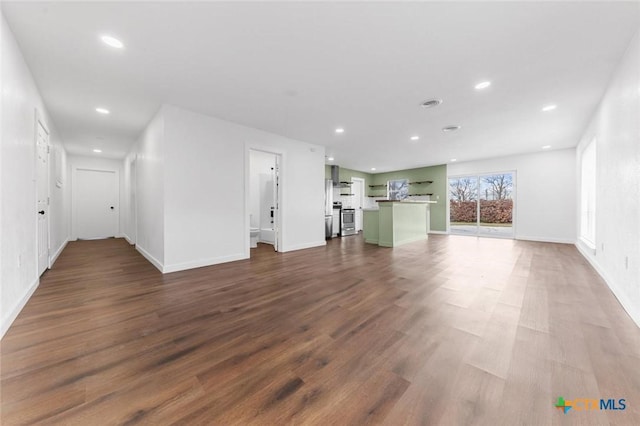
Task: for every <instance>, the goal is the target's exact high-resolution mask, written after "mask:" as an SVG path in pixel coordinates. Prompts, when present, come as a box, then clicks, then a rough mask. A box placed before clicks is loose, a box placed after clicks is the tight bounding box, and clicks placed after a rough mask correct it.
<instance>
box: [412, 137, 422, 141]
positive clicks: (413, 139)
mask: <svg viewBox="0 0 640 426" xmlns="http://www.w3.org/2000/svg"><path fill="white" fill-rule="evenodd" d="M410 139H411V140H412V141H417V140H418V139H420V136H411V138H410Z"/></svg>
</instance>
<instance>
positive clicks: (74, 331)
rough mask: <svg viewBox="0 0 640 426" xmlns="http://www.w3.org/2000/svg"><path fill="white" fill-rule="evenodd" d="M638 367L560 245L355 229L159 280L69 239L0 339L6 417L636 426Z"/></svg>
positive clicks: (626, 332) (633, 337)
mask: <svg viewBox="0 0 640 426" xmlns="http://www.w3.org/2000/svg"><path fill="white" fill-rule="evenodd" d="M639 367H640V329H638V328H637V327H636V325H635V324H634V323H633V322H632V321H631V319H630V318H629V317H628V316H627V314H626V313H625V312H624V311H623V309H622V308H621V306H620V305H619V303H618V302H617V300H616V299H615V297H614V296H613V295H612V294H611V292H610V291H609V290H608V288H607V287H606V285H605V284H604V282H603V281H602V280H601V279H600V278H599V277H598V275H597V274H596V273H595V272H594V271H593V269H592V268H591V267H590V266H589V265H588V264H587V262H586V261H585V260H584V259H583V258H582V257H581V256H580V254H579V253H578V252H577V251H576V249H575V248H574V247H573V246H570V245H563V244H547V243H535V242H523V241H513V240H500V239H478V238H472V237H461V236H440V235H433V236H430V237H429V239H428V241H424V242H417V243H413V244H409V245H406V246H402V247H396V248H394V249H388V248H382V247H378V246H374V245H368V244H364V243H363V241H362V237H361V236H355V237H348V238H343V239H334V240H331V241H329V243H328V245H327V246H326V247H321V248H314V249H308V250H303V251H298V252H292V253H280V254H278V253H274V252H273V251H272V250H271V248H270V246H261V247H259V248H258V249H255V250H252V259H251V260H246V261H239V262H233V263H228V264H223V265H218V266H213V267H207V268H200V269H196V270H191V271H185V272H178V273H173V274H168V275H164V276H163V275H162V274H160V273H159V272H158V271H157V270H156V269H155V268H154V267H153V266H152V265H150V264H149V263H148V262H147V261H146V260H145V259H144V258H143V257H142V256H140V255H139V254H138V253H137V252H136V251H135V250H134V249H133V248H132V247H131V246H129V245H128V244H127V243H126V242H125V241H123V240H117V239H111V240H102V241H79V242H72V243H69V245H68V247H67V248H66V249H65V251H64V253H62V255H61V256H60V258H59V260H58V262H57V263H56V265H55V266H54V268H53V269H52V270H50V271H48V272H46V274H45V275H44V276H43V278H42V280H41V284H40V287H39V288H38V290H37V291H36V292H35V294H34V296H33V297H32V298H31V300H30V301H29V302H28V304H27V306H26V307H25V308H24V310H23V312H22V313H21V314H20V315H19V317H18V318H17V320H16V321H15V323H14V324H13V326H12V327H11V329H10V330H9V331H8V333H7V334H6V336H5V337H4V339H3V340H2V342H1V344H0V368H1V375H0V377H1V382H0V383H1V388H0V392H1V393H0V399H1V413H0V416H1V417H0V419H1V423H2V424H3V425H18V424H20V425H22V424H64V425H94V424H95V425H106V424H127V425H129V424H158V425H164V424H183V425H200V424H203V425H204V424H207V425H211V424H220V425H235V424H239V425H245V424H246V425H254V424H255V425H285V424H310V425H360V424H387V425H404V424H407V425H419V424H425V425H470V424H477V425H553V424H558V425H565V424H584V425H589V424H593V425H607V424H619V425H638V424H640V368H639ZM559 396H563V397H564V398H565V399H567V400H571V399H574V398H594V399H600V398H606V399H608V398H614V399H616V400H617V399H620V398H624V399H626V410H624V411H600V410H596V411H578V410H571V411H570V412H569V413H567V414H563V413H562V412H561V411H560V410H557V409H556V408H555V407H554V403H555V401H556V400H557V398H558V397H559Z"/></svg>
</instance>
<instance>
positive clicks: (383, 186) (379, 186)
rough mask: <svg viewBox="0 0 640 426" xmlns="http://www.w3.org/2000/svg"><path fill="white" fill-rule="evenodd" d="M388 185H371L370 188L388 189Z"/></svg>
mask: <svg viewBox="0 0 640 426" xmlns="http://www.w3.org/2000/svg"><path fill="white" fill-rule="evenodd" d="M386 187H387V184H386V183H385V184H382V185H369V188H386Z"/></svg>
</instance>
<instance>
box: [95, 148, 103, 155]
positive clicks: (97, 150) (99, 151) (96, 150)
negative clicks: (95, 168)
mask: <svg viewBox="0 0 640 426" xmlns="http://www.w3.org/2000/svg"><path fill="white" fill-rule="evenodd" d="M93 152H97V153H98V154H99V153H101V152H102V150H101V149H94V150H93Z"/></svg>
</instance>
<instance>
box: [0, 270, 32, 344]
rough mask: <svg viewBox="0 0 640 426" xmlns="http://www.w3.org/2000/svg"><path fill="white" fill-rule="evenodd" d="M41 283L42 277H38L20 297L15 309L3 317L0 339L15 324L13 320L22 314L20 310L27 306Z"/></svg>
mask: <svg viewBox="0 0 640 426" xmlns="http://www.w3.org/2000/svg"><path fill="white" fill-rule="evenodd" d="M39 285H40V278H36V280H35V281H34V282H33V283H31V285H30V286H29V289H28V290H27V292H26V293H25V294H24V295H23V296H22V297H21V298H20V300H19V301H18V303H16V304H15V305H14V306H13V309H11V310H10V311H9V314H8V315H7V316H6V317H4V318H2V325H1V326H0V327H2V328H0V339H2V337H4V334H5V333H6V332H7V330H9V327H11V324H13V322H14V321H15V320H16V318H17V317H18V314H20V312H21V311H22V309H23V308H24V307H25V305H26V304H27V302H28V301H29V299H30V298H31V296H32V295H33V293H34V292H35V291H36V289H37V288H38V286H39Z"/></svg>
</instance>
